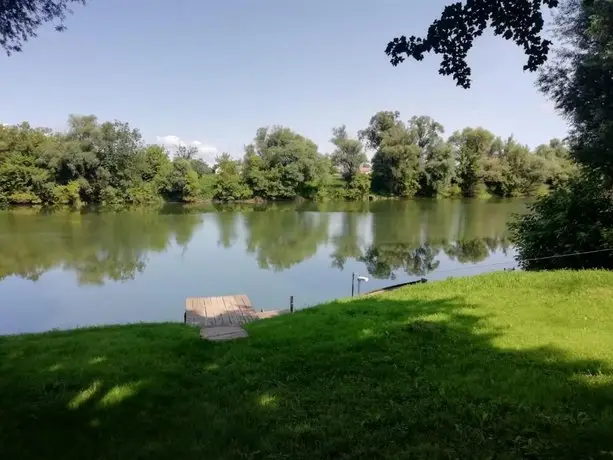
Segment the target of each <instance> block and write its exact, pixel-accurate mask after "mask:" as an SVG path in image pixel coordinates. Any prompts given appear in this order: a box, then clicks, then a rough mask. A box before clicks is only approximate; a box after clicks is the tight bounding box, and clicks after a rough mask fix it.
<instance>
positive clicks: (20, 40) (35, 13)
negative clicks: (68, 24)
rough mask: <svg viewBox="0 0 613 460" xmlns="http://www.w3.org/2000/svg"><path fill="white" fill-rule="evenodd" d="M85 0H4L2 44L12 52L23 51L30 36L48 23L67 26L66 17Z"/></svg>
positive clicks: (1, 12) (63, 27)
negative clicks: (74, 6) (72, 8)
mask: <svg viewBox="0 0 613 460" xmlns="http://www.w3.org/2000/svg"><path fill="white" fill-rule="evenodd" d="M78 3H80V4H85V0H4V1H3V2H2V10H1V11H0V14H1V16H0V17H1V21H0V46H1V47H2V48H4V51H5V52H6V53H7V54H8V55H9V56H10V55H11V54H12V53H16V52H19V51H21V49H22V46H23V44H24V43H25V42H27V41H28V39H30V38H33V37H36V35H37V30H38V28H40V27H41V26H43V25H44V24H46V23H51V24H53V27H54V28H55V30H57V31H63V30H65V26H64V19H65V18H66V15H67V14H68V13H71V12H72V10H71V6H72V5H74V4H78Z"/></svg>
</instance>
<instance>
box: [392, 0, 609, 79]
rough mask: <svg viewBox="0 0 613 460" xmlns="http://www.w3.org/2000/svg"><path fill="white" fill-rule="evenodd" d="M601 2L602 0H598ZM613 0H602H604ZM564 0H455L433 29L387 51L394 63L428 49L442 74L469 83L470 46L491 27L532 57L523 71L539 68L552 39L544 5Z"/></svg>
mask: <svg viewBox="0 0 613 460" xmlns="http://www.w3.org/2000/svg"><path fill="white" fill-rule="evenodd" d="M597 1H598V0H597ZM607 1H608V0H604V1H602V3H605V2H607ZM558 2H559V0H472V1H467V2H465V3H462V2H455V3H452V4H450V5H448V6H447V7H445V9H444V10H443V13H442V14H441V17H440V19H437V20H435V21H434V22H433V23H432V24H431V25H430V27H429V28H428V33H427V35H426V36H425V37H424V38H418V37H415V36H414V35H413V36H411V37H409V38H408V39H407V37H405V36H404V35H403V36H401V37H396V38H394V39H393V40H392V41H390V42H389V43H388V45H387V48H386V49H385V53H386V54H387V55H388V56H390V61H391V63H392V65H394V66H397V65H398V64H400V63H401V62H403V61H404V60H405V59H406V58H412V59H415V60H417V61H421V60H422V59H423V58H424V54H426V53H430V52H433V53H435V54H440V55H441V56H442V62H441V65H440V68H439V73H440V74H442V75H451V76H452V77H453V79H454V80H455V81H456V82H457V84H458V86H462V87H464V88H469V87H470V83H471V80H470V74H471V69H470V66H469V65H468V63H467V56H468V51H469V50H470V49H471V48H472V46H473V41H474V40H475V38H477V37H479V36H480V35H482V34H483V32H484V31H485V29H487V28H488V27H491V28H492V29H493V32H494V34H495V35H499V36H502V37H503V38H504V39H505V40H513V41H514V42H515V44H516V45H518V46H521V47H522V48H523V49H524V52H525V53H526V55H527V56H528V62H527V63H526V65H525V66H524V70H530V71H534V70H536V69H537V68H538V67H539V66H541V65H542V64H544V63H545V61H546V60H547V55H548V53H549V47H550V45H551V42H550V41H549V40H546V39H543V37H542V36H541V33H542V32H543V26H544V23H545V22H544V20H543V11H542V10H541V7H543V6H547V7H549V8H555V7H557V6H558Z"/></svg>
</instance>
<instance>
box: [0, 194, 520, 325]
mask: <svg viewBox="0 0 613 460" xmlns="http://www.w3.org/2000/svg"><path fill="white" fill-rule="evenodd" d="M525 205H526V202H525V201H523V200H495V201H483V200H411V201H378V202H371V203H325V204H315V203H302V204H277V205H269V206H261V205H260V206H258V205H235V206H213V205H206V206H179V205H167V206H165V207H163V208H162V209H160V210H156V211H152V210H133V211H117V212H110V211H96V212H92V211H88V212H84V211H82V212H69V211H55V212H42V211H37V210H33V209H15V210H8V211H0V334H12V333H21V332H38V331H46V330H50V329H56V328H57V329H69V328H74V327H81V326H89V325H100V324H117V323H130V322H150V321H181V320H182V317H183V309H184V302H185V298H186V297H189V296H218V295H224V294H241V293H242V294H247V295H248V296H249V298H250V299H251V302H252V304H253V305H254V307H255V308H256V309H258V310H260V309H262V310H273V309H280V308H287V307H288V305H289V297H290V296H294V299H295V306H296V308H297V309H299V308H304V307H307V306H309V305H313V304H317V303H319V302H322V301H326V300H331V299H334V298H338V297H346V296H349V295H350V294H351V277H352V273H353V272H355V273H357V274H358V275H361V276H365V277H368V278H369V281H368V282H366V283H363V284H362V291H370V290H374V289H378V288H382V287H385V286H389V285H392V284H396V283H402V282H406V281H412V280H417V279H420V278H422V277H425V278H427V279H428V280H437V279H443V278H447V277H449V276H466V275H471V274H475V273H481V272H486V271H492V270H502V269H503V268H511V267H513V266H515V262H514V258H513V257H514V250H513V247H512V245H511V243H510V241H509V240H508V231H507V227H506V226H507V223H508V221H509V220H510V219H511V218H512V215H513V214H515V213H521V212H523V211H524V210H525Z"/></svg>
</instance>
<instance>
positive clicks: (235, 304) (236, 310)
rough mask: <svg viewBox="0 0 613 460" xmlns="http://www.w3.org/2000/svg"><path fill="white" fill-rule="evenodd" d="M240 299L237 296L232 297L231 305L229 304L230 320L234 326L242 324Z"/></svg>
mask: <svg viewBox="0 0 613 460" xmlns="http://www.w3.org/2000/svg"><path fill="white" fill-rule="evenodd" d="M240 302H241V299H240V298H239V296H232V303H231V304H230V308H231V314H232V320H233V322H234V323H235V324H243V323H244V322H245V321H244V318H243V312H242V310H241V306H240Z"/></svg>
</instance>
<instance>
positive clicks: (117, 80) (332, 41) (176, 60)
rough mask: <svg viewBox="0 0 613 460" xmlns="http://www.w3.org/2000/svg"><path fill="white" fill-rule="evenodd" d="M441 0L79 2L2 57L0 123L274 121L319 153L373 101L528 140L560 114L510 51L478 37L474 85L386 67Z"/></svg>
mask: <svg viewBox="0 0 613 460" xmlns="http://www.w3.org/2000/svg"><path fill="white" fill-rule="evenodd" d="M446 3H448V0H447V1H445V0H309V1H306V0H300V1H299V0H291V1H290V0H207V1H201V0H174V1H173V0H89V5H88V6H86V7H76V10H75V14H74V15H73V16H71V17H69V18H68V20H67V23H66V25H67V26H68V30H67V31H66V32H64V33H56V32H53V31H51V30H49V29H46V30H43V31H41V32H40V34H39V38H37V39H34V40H31V41H30V42H28V43H27V44H26V46H25V47H24V52H23V53H19V54H15V55H13V56H11V57H6V56H1V57H0V69H2V70H1V72H0V100H1V101H2V104H1V105H0V121H1V122H4V123H10V124H12V123H17V122H19V121H23V120H28V121H30V122H31V123H32V124H34V125H42V126H49V127H52V128H54V129H64V128H65V126H66V119H67V116H68V114H70V113H77V114H90V113H92V114H95V115H97V116H98V117H99V118H100V119H104V120H107V119H119V120H122V121H128V122H130V123H131V124H132V125H133V126H134V127H137V128H139V129H140V130H141V132H142V134H143V136H144V138H145V139H146V140H147V141H149V142H155V141H156V139H165V140H166V141H168V142H170V143H172V142H177V141H179V140H181V141H182V142H186V143H192V142H198V143H199V144H198V145H199V146H200V147H201V150H202V155H203V157H204V158H205V159H212V158H213V157H214V156H215V151H217V152H222V151H228V152H229V153H231V154H232V155H234V156H241V155H242V154H243V145H244V144H247V143H249V142H251V140H252V138H253V136H254V135H255V131H256V129H257V128H258V127H260V126H266V125H272V124H282V125H285V126H289V127H291V128H292V129H294V130H296V131H298V132H300V133H302V134H304V135H306V136H308V137H310V138H311V139H313V140H314V141H315V142H317V143H318V145H319V146H320V151H322V152H324V153H326V152H329V151H331V150H332V147H331V145H330V144H329V142H328V140H329V138H330V133H331V128H332V127H333V126H338V125H340V124H346V125H347V128H348V130H349V131H350V132H351V133H354V134H355V133H356V132H357V130H358V129H361V128H363V127H365V126H366V125H367V124H368V120H369V119H370V117H371V116H372V115H373V114H374V113H375V112H377V111H379V110H399V111H400V112H401V115H402V117H403V119H408V118H410V117H411V116H412V115H430V116H432V117H434V118H435V119H436V120H438V121H439V122H441V123H442V124H443V125H444V126H445V128H446V133H447V134H450V133H451V132H452V131H454V130H456V129H461V128H463V127H465V126H483V127H485V128H487V129H490V130H491V131H493V132H494V133H496V134H497V135H500V136H508V135H510V134H513V135H514V136H515V137H516V138H517V140H518V141H520V142H522V143H526V144H529V145H531V146H536V145H538V144H540V143H543V142H547V141H548V140H549V139H550V138H552V137H564V136H565V134H566V125H565V123H564V121H563V120H562V119H561V118H559V117H558V116H557V115H556V114H555V113H554V112H553V109H552V106H551V104H550V103H549V102H548V101H547V100H546V99H545V98H544V97H543V96H542V95H541V94H540V93H538V91H537V90H536V88H535V87H534V80H535V74H531V73H524V72H523V71H522V66H523V64H524V62H525V57H524V55H523V54H522V52H521V50H520V49H519V48H516V47H515V46H514V45H512V44H511V43H508V42H505V41H504V40H502V39H500V38H494V37H492V36H484V37H482V38H480V39H479V40H478V41H477V42H476V45H475V47H474V48H473V50H472V52H471V54H470V56H469V57H470V62H471V64H472V67H473V87H472V89H470V90H463V89H460V88H459V87H456V86H455V84H454V82H453V80H452V79H451V78H449V77H442V76H439V75H438V73H437V70H438V59H437V58H436V57H435V56H431V57H427V58H426V60H425V61H423V62H421V63H416V62H407V63H405V64H403V65H401V66H399V67H397V68H394V67H392V66H391V65H390V64H389V62H388V59H387V56H386V55H385V53H384V52H383V51H384V49H385V46H386V44H387V42H388V41H389V40H390V39H391V38H393V37H394V36H397V35H401V34H407V35H411V34H416V35H420V34H421V33H422V32H425V31H426V29H427V26H428V24H429V23H430V22H431V21H432V19H434V18H435V17H436V16H437V15H438V14H440V12H441V10H442V8H443V6H444V5H445V4H446Z"/></svg>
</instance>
